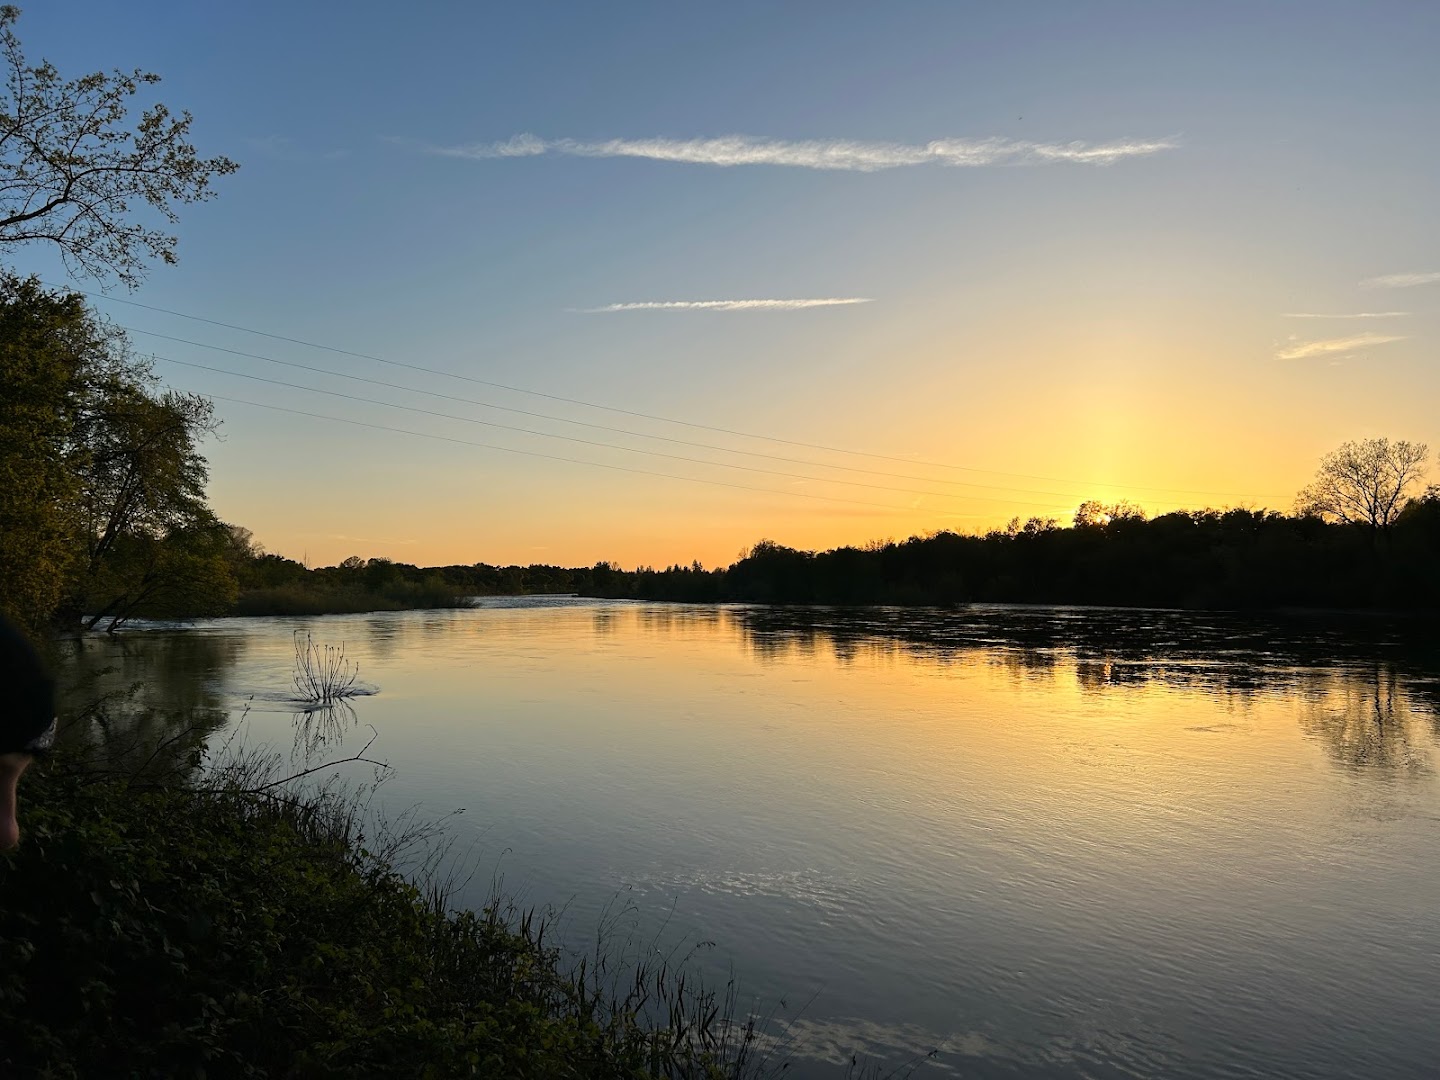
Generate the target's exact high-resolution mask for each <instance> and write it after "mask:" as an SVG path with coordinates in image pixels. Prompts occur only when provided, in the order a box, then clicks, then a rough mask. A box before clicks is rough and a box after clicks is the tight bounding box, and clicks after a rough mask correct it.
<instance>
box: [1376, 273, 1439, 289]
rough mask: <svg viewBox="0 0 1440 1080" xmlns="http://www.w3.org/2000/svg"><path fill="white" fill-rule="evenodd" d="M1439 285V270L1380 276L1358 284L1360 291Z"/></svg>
mask: <svg viewBox="0 0 1440 1080" xmlns="http://www.w3.org/2000/svg"><path fill="white" fill-rule="evenodd" d="M1437 283H1440V270H1426V271H1422V272H1420V273H1414V274H1381V275H1380V276H1379V277H1372V278H1366V279H1365V280H1364V281H1362V282H1360V287H1361V288H1362V289H1411V288H1414V287H1415V286H1416V285H1435V284H1437Z"/></svg>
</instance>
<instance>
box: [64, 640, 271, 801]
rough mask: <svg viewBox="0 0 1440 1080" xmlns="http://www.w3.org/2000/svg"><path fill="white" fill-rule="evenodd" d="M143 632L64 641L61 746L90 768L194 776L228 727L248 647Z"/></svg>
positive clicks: (244, 642)
mask: <svg viewBox="0 0 1440 1080" xmlns="http://www.w3.org/2000/svg"><path fill="white" fill-rule="evenodd" d="M156 644H157V642H156V641H155V640H154V639H152V638H151V636H150V635H148V634H145V633H137V634H128V635H117V636H109V635H106V636H100V635H87V636H83V637H76V638H72V639H68V640H66V641H64V642H63V643H62V645H61V664H62V667H63V675H64V677H63V678H62V679H61V680H60V695H59V700H58V702H57V706H58V709H59V715H60V721H61V723H60V731H59V741H60V743H61V745H62V746H64V747H65V748H66V749H67V750H68V751H70V752H71V753H72V754H74V755H75V756H76V757H78V758H79V759H80V760H82V761H84V762H86V763H87V764H88V765H89V766H90V767H92V768H96V769H104V770H107V771H116V772H120V773H124V774H127V775H129V774H134V773H139V772H146V771H149V772H163V771H173V770H174V769H177V768H179V769H181V770H185V769H189V768H192V767H193V765H194V763H195V758H196V754H197V752H198V751H199V750H200V749H201V748H202V747H204V746H205V745H206V744H207V743H208V742H209V740H210V738H211V736H212V735H214V734H215V733H216V732H217V731H219V730H220V729H221V728H222V727H223V726H224V725H225V723H226V722H227V721H228V720H229V717H230V711H231V707H232V697H231V694H230V691H229V688H228V682H229V679H230V676H231V674H232V673H233V672H234V671H235V669H236V667H237V665H238V664H239V663H240V662H241V660H242V659H243V658H244V655H245V651H246V646H247V640H246V639H245V638H242V637H216V636H211V635H207V634H191V633H179V634H173V633H171V634H166V635H165V638H164V642H163V647H160V648H157V647H155V646H156Z"/></svg>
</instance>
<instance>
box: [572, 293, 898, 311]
mask: <svg viewBox="0 0 1440 1080" xmlns="http://www.w3.org/2000/svg"><path fill="white" fill-rule="evenodd" d="M870 303H874V301H873V300H872V299H871V298H870V297H868V296H830V297H821V298H818V299H814V300H638V301H634V302H632V303H625V304H606V305H605V306H603V307H592V308H577V309H576V310H577V311H579V312H580V313H581V314H583V315H609V314H612V313H613V312H617V311H800V310H802V309H804V308H818V307H843V306H846V305H848V304H870Z"/></svg>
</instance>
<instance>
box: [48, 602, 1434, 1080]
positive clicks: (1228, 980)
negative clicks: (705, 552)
mask: <svg viewBox="0 0 1440 1080" xmlns="http://www.w3.org/2000/svg"><path fill="white" fill-rule="evenodd" d="M296 629H301V630H308V631H310V632H311V633H312V634H313V635H314V637H315V639H316V641H317V642H327V643H336V644H338V643H340V642H344V644H345V646H346V649H347V652H348V654H349V655H350V656H352V657H353V658H355V659H356V660H358V661H359V663H360V668H361V678H362V679H363V680H365V681H367V682H369V683H371V684H373V685H374V686H376V687H378V689H379V693H378V694H376V695H375V696H372V697H365V698H361V699H358V700H357V701H356V702H355V710H356V716H357V722H358V727H357V729H356V730H357V731H358V732H359V733H360V735H361V736H364V737H368V735H369V734H370V731H369V726H373V728H374V729H375V730H376V731H377V732H378V733H379V738H378V739H377V741H376V743H375V745H374V747H373V748H372V749H373V752H374V753H375V754H377V755H378V756H380V757H383V758H385V759H386V760H388V761H389V762H390V763H391V764H392V765H393V766H394V770H395V772H394V776H393V778H392V779H391V780H390V781H389V782H388V783H387V784H386V785H385V787H384V788H383V789H382V791H383V793H384V798H385V799H386V800H387V804H388V805H390V806H392V807H405V806H409V805H411V804H413V803H416V802H422V803H423V804H424V805H425V807H427V808H429V809H430V810H432V811H435V812H437V813H438V812H442V811H446V810H450V809H454V808H459V807H463V808H465V813H464V814H463V816H461V817H460V818H458V819H457V822H456V825H455V832H456V834H457V836H458V838H459V840H460V842H461V845H462V846H469V847H470V850H471V857H472V859H473V860H474V863H475V865H477V866H478V867H479V868H480V872H479V874H477V877H476V879H475V884H474V885H473V886H472V887H471V895H470V899H471V900H472V901H473V902H475V903H480V902H482V901H483V900H484V897H485V894H486V893H487V892H488V890H489V887H490V884H491V880H492V878H493V877H494V876H497V875H498V876H502V877H503V880H504V888H505V890H506V891H507V892H510V893H512V894H516V895H519V896H520V897H521V898H522V899H523V900H525V901H527V902H529V903H534V904H555V905H565V906H566V910H567V914H566V916H565V923H566V926H567V927H568V928H569V929H570V932H571V933H572V934H573V935H575V936H576V937H577V938H579V937H583V936H585V935H587V934H593V932H594V928H595V927H596V926H597V924H598V923H599V922H600V920H601V918H602V913H603V912H604V911H606V910H609V911H611V912H612V913H613V912H614V911H616V910H617V909H619V910H620V911H622V912H625V913H627V914H625V915H624V918H625V919H628V920H631V922H632V923H633V926H634V927H636V928H638V932H639V933H640V934H641V935H642V936H647V935H651V934H658V935H660V940H661V941H662V942H663V943H665V944H666V946H667V947H671V946H674V945H675V944H676V943H679V947H680V949H681V950H682V951H684V950H685V948H686V945H685V942H687V941H688V942H693V941H696V940H702V939H703V940H708V941H713V942H714V943H715V945H714V947H713V948H712V949H709V950H705V951H703V952H702V953H700V954H699V955H698V956H697V958H696V960H695V962H696V963H697V964H699V965H700V966H701V967H702V969H703V970H704V971H705V972H706V973H708V974H709V975H710V976H712V977H719V978H721V979H723V978H724V977H725V976H726V974H727V973H728V972H730V971H731V970H733V971H734V973H735V975H736V976H737V978H738V981H739V985H740V989H741V994H742V1001H744V1002H747V1003H748V1002H751V1001H753V1002H754V1003H755V1008H756V1009H757V1011H759V1012H760V1013H762V1014H763V1015H766V1016H772V1015H773V1017H774V1021H773V1023H774V1025H775V1026H777V1027H778V1026H779V1025H780V1024H782V1023H783V1024H785V1030H786V1032H787V1040H788V1043H789V1051H788V1052H789V1053H790V1055H791V1060H792V1065H791V1069H790V1072H791V1074H793V1075H800V1076H831V1075H842V1074H843V1072H844V1066H845V1065H846V1064H848V1062H849V1061H850V1057H851V1055H852V1053H853V1054H858V1055H859V1057H860V1059H861V1061H862V1062H863V1061H865V1060H871V1061H876V1062H882V1063H886V1064H887V1065H888V1064H894V1063H900V1062H905V1061H908V1060H911V1059H913V1058H916V1057H917V1056H924V1055H926V1054H928V1053H929V1052H930V1051H932V1050H934V1051H937V1053H936V1054H935V1055H934V1056H933V1058H931V1059H929V1060H927V1061H925V1062H924V1063H923V1064H922V1065H921V1066H920V1069H919V1071H918V1072H917V1075H918V1076H925V1075H935V1076H946V1075H963V1076H977V1077H1008V1076H1020V1077H1082V1076H1083V1077H1123V1076H1163V1077H1207V1078H1209V1077H1336V1078H1338V1077H1347V1078H1348V1077H1356V1076H1370V1077H1399V1078H1408V1077H1434V1076H1436V1075H1437V1073H1440V903H1437V901H1440V781H1437V772H1436V767H1437V763H1440V656H1437V650H1436V647H1435V640H1436V635H1435V633H1434V631H1433V629H1432V628H1430V627H1426V626H1423V625H1416V624H1411V625H1409V626H1404V625H1398V624H1397V625H1390V624H1386V623H1384V622H1379V621H1373V620H1372V621H1350V622H1337V621H1322V620H1301V621H1290V622H1256V621H1245V620H1239V619H1227V618H1225V617H1213V616H1194V615H1181V614H1174V613H1160V612H1120V611H1103V610H1081V609H1024V608H991V609H977V610H969V611H963V612H939V611H900V610H888V609H882V610H870V611H862V612H854V611H839V610H833V609H805V610H777V609H766V608H746V607H724V608H711V607H682V606H652V605H642V604H628V603H610V602H596V601H578V600H545V599H538V598H529V599H517V600H497V601H490V602H487V603H485V604H484V606H482V607H480V608H477V609H475V610H466V611H445V612H402V613H393V614H390V613H387V614H377V615H359V616H343V617H327V618H318V619H250V620H247V619H235V620H225V621H216V622H211V623H202V624H199V625H196V626H193V627H188V628H183V629H182V628H174V627H157V628H151V629H146V630H143V631H136V632H132V633H129V634H124V635H119V636H117V637H116V638H113V639H105V638H90V639H87V640H86V641H85V642H83V643H82V645H81V646H80V647H79V651H78V655H77V656H76V657H75V659H74V661H73V663H74V670H76V671H79V670H86V669H88V670H95V669H98V668H102V667H108V668H109V669H110V673H109V674H108V675H106V676H104V680H105V682H106V684H107V685H110V686H116V687H118V686H120V685H123V684H124V683H127V682H131V681H139V682H141V684H142V685H141V689H140V695H141V697H142V699H143V700H145V701H147V702H149V703H151V704H154V705H156V706H157V707H159V708H161V709H184V710H186V711H187V713H188V714H189V715H192V716H195V715H199V716H204V717H209V718H211V720H212V721H213V722H214V723H215V724H216V725H217V734H216V736H215V738H216V739H221V738H225V737H229V736H232V735H233V733H234V732H235V731H236V730H239V731H240V732H242V733H243V737H244V738H245V739H246V740H247V741H248V742H250V743H256V742H265V741H270V742H274V743H277V744H280V745H283V746H284V747H285V748H286V749H288V748H289V746H290V745H291V742H292V734H293V728H292V708H291V706H290V705H289V704H288V703H287V700H286V699H287V697H288V695H289V682H290V675H291V669H292V641H291V635H292V632H293V631H294V630H296ZM153 723H156V724H159V723H162V721H161V720H156V721H153ZM357 737H358V736H357V735H356V734H353V733H352V735H351V737H350V740H349V741H348V742H347V743H346V744H345V745H346V746H347V747H350V748H353V747H354V746H355V745H357V743H356V739H357ZM782 1001H783V1005H782V1004H781V1002H782Z"/></svg>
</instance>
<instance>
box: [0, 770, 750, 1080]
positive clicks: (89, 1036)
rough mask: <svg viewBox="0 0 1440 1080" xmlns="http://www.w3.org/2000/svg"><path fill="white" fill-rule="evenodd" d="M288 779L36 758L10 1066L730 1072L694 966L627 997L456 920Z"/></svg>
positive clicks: (506, 936) (502, 935)
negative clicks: (295, 793)
mask: <svg viewBox="0 0 1440 1080" xmlns="http://www.w3.org/2000/svg"><path fill="white" fill-rule="evenodd" d="M278 790H282V789H280V788H276V789H272V793H270V794H267V793H265V792H262V791H256V790H254V789H253V787H247V786H246V781H245V780H244V779H243V778H238V779H237V778H236V777H231V778H230V779H229V780H228V781H227V782H223V783H216V782H210V783H209V784H208V786H207V785H203V784H200V783H197V782H195V781H184V782H180V781H176V782H170V783H167V784H164V785H161V786H145V787H141V786H136V785H132V784H130V783H127V782H121V781H114V780H102V781H97V780H95V779H93V778H88V779H87V778H85V777H82V776H80V775H79V774H77V773H75V772H73V771H71V770H67V768H66V767H65V766H64V763H63V762H50V763H46V764H45V765H44V766H37V767H36V768H32V770H31V772H30V773H29V774H27V775H26V777H25V779H24V781H23V783H22V792H21V794H22V824H23V827H24V830H25V834H24V839H23V841H22V844H21V847H20V849H19V851H18V852H16V853H14V854H11V855H8V856H7V855H0V1032H3V1033H4V1035H3V1038H0V1075H5V1076H53V1077H90V1076H119V1075H126V1076H167V1077H180V1076H193V1077H201V1076H204V1077H281V1076H283V1077H342V1076H343V1077H382V1076H383V1077H390V1076H395V1077H400V1076H403V1077H452V1076H487V1077H489V1076H497V1077H498V1076H506V1077H622V1076H623V1077H637V1078H638V1077H649V1076H676V1077H709V1078H715V1077H720V1076H728V1075H734V1074H735V1073H736V1072H737V1071H739V1069H740V1067H739V1066H737V1064H736V1062H735V1058H736V1056H737V1055H736V1054H735V1053H734V1052H733V1050H732V1049H731V1048H729V1047H727V1045H726V1042H725V1034H724V1031H723V1025H722V1024H721V1022H720V1021H719V1020H717V1010H716V1009H715V1006H714V1003H713V1002H711V1001H707V1000H706V999H705V998H704V997H702V996H696V995H693V994H691V993H689V992H688V991H687V990H686V988H685V986H684V985H683V979H678V978H677V977H676V976H674V975H673V973H667V972H664V971H644V970H640V971H631V972H629V973H627V975H626V979H625V982H624V984H623V987H622V988H621V989H620V990H618V991H617V989H616V987H617V986H618V985H620V984H618V983H616V981H615V980H614V979H613V977H611V976H603V975H599V974H597V971H596V968H595V966H593V965H592V966H591V967H589V968H587V967H585V966H583V965H581V966H579V967H572V966H569V965H568V964H567V961H566V960H565V959H564V958H563V957H562V954H561V953H560V952H559V951H557V950H556V949H554V948H552V947H551V946H550V945H549V944H547V943H546V942H545V941H544V932H543V929H541V928H540V927H539V926H538V925H537V924H536V923H535V922H534V921H532V920H530V919H528V918H523V917H520V916H517V915H515V914H514V913H506V912H505V911H503V910H502V909H500V908H498V907H491V908H488V909H486V910H484V911H480V912H469V911H466V912H459V913H457V912H453V911H450V910H448V908H447V905H446V903H445V900H444V897H443V895H440V894H438V893H437V892H435V891H434V890H428V891H427V890H425V889H422V888H419V887H417V886H415V885H414V884H412V883H410V882H408V881H407V880H406V879H405V878H404V877H402V876H401V875H400V874H399V873H398V872H397V871H396V869H395V867H394V865H393V863H392V862H391V861H389V859H387V858H386V857H385V856H383V855H377V854H375V853H373V852H371V851H369V850H367V847H366V845H367V841H366V838H365V836H364V835H363V832H362V831H361V826H360V825H359V824H358V821H357V817H356V815H355V813H354V811H353V806H348V805H347V804H346V803H345V802H344V801H343V800H337V799H333V798H330V797H328V796H325V795H324V794H315V793H312V794H310V795H308V796H306V797H304V798H289V797H283V798H282V797H275V796H274V795H273V791H278ZM372 843H373V842H372ZM647 1017H648V1018H651V1019H650V1020H647V1019H646V1018H647ZM656 1018H658V1020H657V1019H656ZM741 1041H742V1043H743V1042H744V1039H743V1033H742V1039H741ZM739 1056H740V1057H742V1058H743V1054H742V1055H739Z"/></svg>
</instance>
